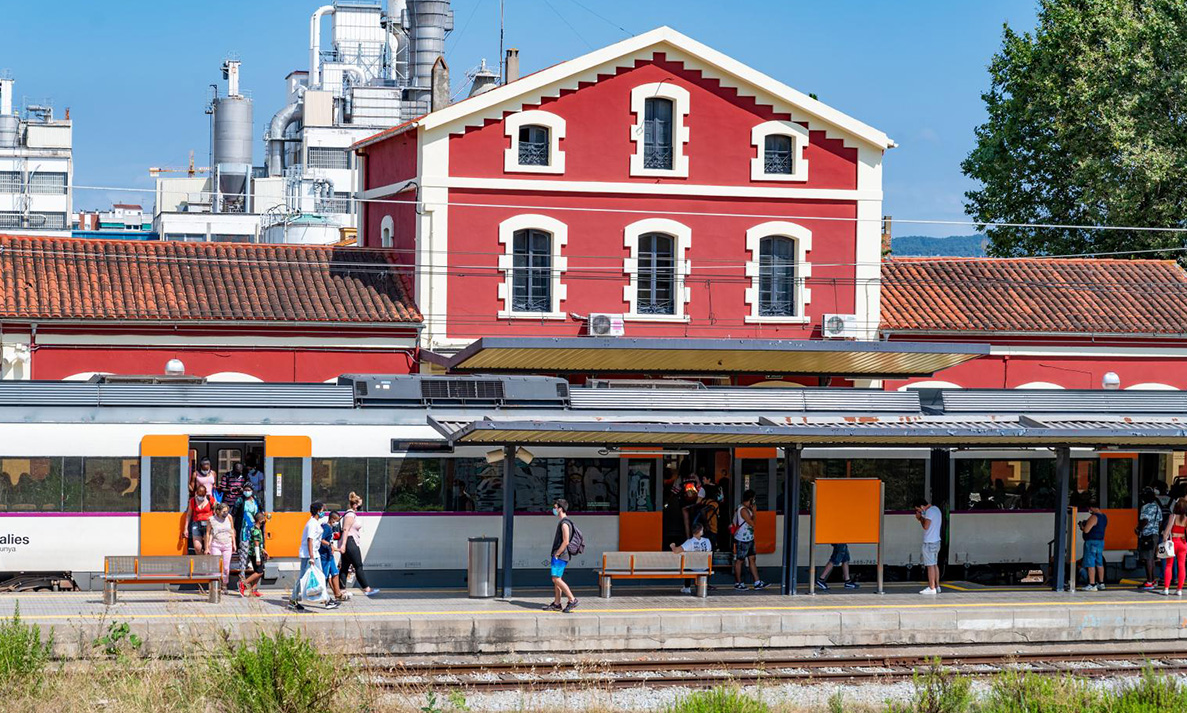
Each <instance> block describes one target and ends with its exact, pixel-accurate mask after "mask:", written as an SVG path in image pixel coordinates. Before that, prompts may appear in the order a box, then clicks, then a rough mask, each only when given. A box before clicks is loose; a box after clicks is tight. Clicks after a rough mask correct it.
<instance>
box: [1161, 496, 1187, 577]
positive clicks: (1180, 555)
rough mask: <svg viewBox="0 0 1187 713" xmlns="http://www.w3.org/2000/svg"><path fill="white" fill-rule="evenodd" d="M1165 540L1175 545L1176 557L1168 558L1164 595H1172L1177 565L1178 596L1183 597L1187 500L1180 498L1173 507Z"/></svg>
mask: <svg viewBox="0 0 1187 713" xmlns="http://www.w3.org/2000/svg"><path fill="white" fill-rule="evenodd" d="M1162 539H1163V540H1171V541H1172V542H1174V543H1175V556H1174V557H1173V558H1171V557H1167V558H1166V570H1165V571H1164V572H1163V577H1162V584H1163V590H1162V593H1163V594H1164V595H1169V594H1170V593H1171V564H1172V563H1174V564H1177V565H1178V569H1179V580H1178V582H1179V589H1178V590H1177V591H1176V592H1175V594H1176V595H1177V596H1180V597H1181V596H1183V579H1184V578H1187V498H1179V499H1178V500H1176V501H1175V504H1174V505H1173V506H1172V507H1171V516H1170V517H1169V518H1167V522H1166V530H1165V531H1164V532H1163V533H1162Z"/></svg>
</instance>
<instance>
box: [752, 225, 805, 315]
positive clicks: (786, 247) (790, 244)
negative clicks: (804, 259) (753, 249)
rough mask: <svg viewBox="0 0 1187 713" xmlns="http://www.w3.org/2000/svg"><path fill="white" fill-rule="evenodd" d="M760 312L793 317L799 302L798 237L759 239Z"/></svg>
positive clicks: (761, 313) (760, 313)
mask: <svg viewBox="0 0 1187 713" xmlns="http://www.w3.org/2000/svg"><path fill="white" fill-rule="evenodd" d="M758 314H759V316H760V317H791V316H793V315H795V314H796V304H795V241H794V240H792V239H791V238H784V237H780V236H773V237H769V238H763V239H762V241H760V242H759V258H758Z"/></svg>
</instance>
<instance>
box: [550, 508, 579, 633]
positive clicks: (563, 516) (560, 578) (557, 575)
mask: <svg viewBox="0 0 1187 713" xmlns="http://www.w3.org/2000/svg"><path fill="white" fill-rule="evenodd" d="M568 512H569V502H568V501H567V500H565V499H564V498H558V499H557V500H556V502H554V503H553V504H552V514H553V516H555V517H556V519H557V523H556V535H554V536H553V538H552V551H551V552H550V555H551V557H550V560H551V562H552V593H553V600H552V603H551V604H549V605H548V606H546V607H544V611H563V612H564V613H566V614H568V613H569V612H571V611H573V610H574V609H576V608H577V606H578V604H580V601H579V600H578V599H577V598H576V597H574V596H573V590H571V589H569V585H567V584H565V580H564V576H565V567H566V566H568V564H569V560H571V559H572V558H573V555H579V554H581V553H582V552H584V551H585V538H584V537H583V536H582V535H581V531H580V530H578V529H577V526H576V525H574V524H573V521H572V520H570V519H569V516H568ZM561 595H564V596H566V597H568V599H569V603H568V604H566V605H565V606H564V608H561Z"/></svg>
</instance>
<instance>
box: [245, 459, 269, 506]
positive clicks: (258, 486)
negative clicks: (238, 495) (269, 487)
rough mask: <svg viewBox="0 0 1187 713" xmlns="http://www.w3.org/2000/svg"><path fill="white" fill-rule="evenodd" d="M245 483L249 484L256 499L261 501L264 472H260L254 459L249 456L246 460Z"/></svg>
mask: <svg viewBox="0 0 1187 713" xmlns="http://www.w3.org/2000/svg"><path fill="white" fill-rule="evenodd" d="M247 482H248V483H250V484H251V487H252V490H254V491H256V497H257V498H259V499H260V500H263V498H264V471H262V470H260V468H259V466H258V465H257V464H256V459H255V457H253V456H249V457H248V459H247ZM244 487H247V486H244Z"/></svg>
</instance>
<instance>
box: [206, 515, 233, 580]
mask: <svg viewBox="0 0 1187 713" xmlns="http://www.w3.org/2000/svg"><path fill="white" fill-rule="evenodd" d="M210 554H212V555H214V556H215V557H221V558H222V560H223V565H222V568H223V569H222V572H223V588H224V589H225V588H226V586H227V583H228V582H229V581H230V578H231V555H233V554H235V521H234V520H233V519H232V518H231V508H229V507H227V505H226V503H222V504H220V505H219V506H218V507H217V508H216V509H215V511H214V517H212V518H210Z"/></svg>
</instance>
